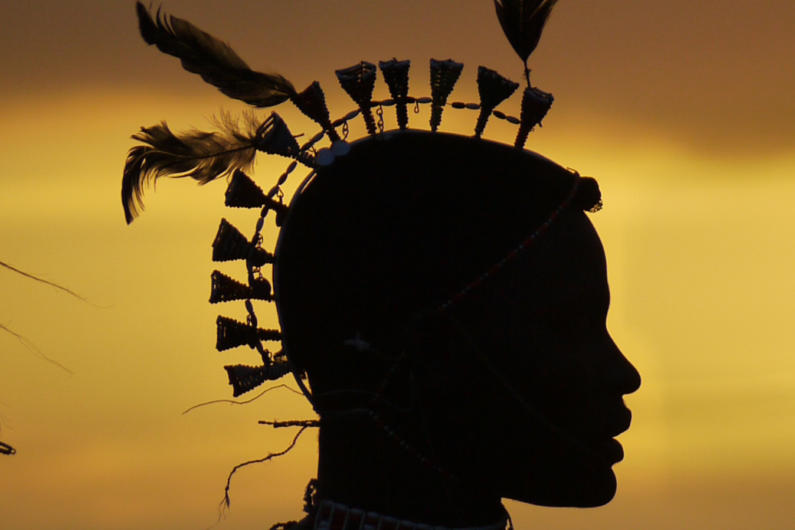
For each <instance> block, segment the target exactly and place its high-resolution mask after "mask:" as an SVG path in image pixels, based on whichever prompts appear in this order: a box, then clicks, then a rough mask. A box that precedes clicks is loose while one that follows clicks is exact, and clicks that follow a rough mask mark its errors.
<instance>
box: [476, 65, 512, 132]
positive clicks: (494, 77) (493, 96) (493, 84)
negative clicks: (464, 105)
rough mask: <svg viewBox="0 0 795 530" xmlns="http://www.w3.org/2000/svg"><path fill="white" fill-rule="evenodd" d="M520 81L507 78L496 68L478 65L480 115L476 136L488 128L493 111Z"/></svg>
mask: <svg viewBox="0 0 795 530" xmlns="http://www.w3.org/2000/svg"><path fill="white" fill-rule="evenodd" d="M517 88H519V83H514V82H513V81H511V80H510V79H506V78H504V77H503V76H501V75H500V74H498V73H497V72H496V71H494V70H490V69H488V68H486V67H485V66H479V67H478V93H479V94H480V115H479V116H478V123H477V125H476V126H475V136H476V137H478V138H480V136H481V135H482V134H483V129H485V128H486V121H488V119H489V116H491V112H492V111H493V110H494V109H495V108H496V107H497V105H499V104H500V103H502V102H503V101H505V100H506V99H508V98H509V97H510V96H511V94H513V93H514V92H515V91H516V89H517Z"/></svg>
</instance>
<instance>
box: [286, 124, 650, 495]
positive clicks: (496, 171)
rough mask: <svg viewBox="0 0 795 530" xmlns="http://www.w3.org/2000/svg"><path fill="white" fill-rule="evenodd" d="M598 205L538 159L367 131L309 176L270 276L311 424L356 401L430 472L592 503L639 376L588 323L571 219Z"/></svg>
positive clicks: (596, 324)
mask: <svg viewBox="0 0 795 530" xmlns="http://www.w3.org/2000/svg"><path fill="white" fill-rule="evenodd" d="M599 199H600V196H599V190H598V187H597V185H596V182H595V181H594V180H592V179H588V178H580V177H579V176H577V175H576V174H574V173H572V172H570V171H567V170H565V169H563V168H561V167H560V166H558V165H557V164H555V163H553V162H551V161H549V160H547V159H545V158H543V157H541V156H539V155H536V154H533V153H530V152H528V151H524V150H518V149H514V148H511V147H507V146H504V145H501V144H496V143H492V142H488V141H483V140H478V139H474V138H468V137H461V136H454V135H448V134H441V133H425V132H419V131H408V132H395V133H386V134H383V135H380V136H375V137H369V138H366V139H364V140H361V141H358V142H356V143H354V144H352V149H351V152H350V153H349V154H348V155H346V156H344V157H340V158H337V159H336V160H335V162H334V163H333V164H332V165H330V166H327V167H323V168H320V169H318V170H317V173H316V175H314V176H313V177H310V179H309V180H308V181H307V182H306V183H305V184H304V185H303V186H302V188H301V189H300V190H299V191H298V192H297V193H296V196H295V198H294V199H293V203H292V205H291V208H290V213H289V217H288V218H287V220H286V223H285V226H284V227H283V229H282V232H281V236H280V239H279V243H278V247H277V252H276V264H275V270H274V275H275V288H276V297H277V305H278V309H279V316H280V320H281V327H282V331H283V339H284V345H285V348H286V350H287V352H288V355H289V357H290V359H291V360H292V361H293V362H294V363H295V364H296V365H297V366H298V367H300V368H301V369H304V370H306V372H307V373H308V376H309V381H310V383H311V387H312V391H313V394H314V396H315V405H316V407H317V409H318V411H319V413H320V414H321V418H322V420H323V425H324V426H330V425H333V424H334V422H337V421H347V420H342V419H340V418H344V417H345V415H346V413H347V412H350V411H356V410H359V411H361V410H367V409H373V410H374V411H375V412H376V415H375V416H376V417H377V418H378V420H379V421H380V422H382V423H383V424H384V425H386V426H387V427H388V430H389V431H391V432H392V433H393V434H394V436H393V438H395V439H396V440H398V441H399V442H404V443H405V445H406V446H408V447H410V448H411V451H413V452H414V453H415V454H419V455H421V456H422V457H423V458H427V460H429V461H430V462H431V463H432V465H433V466H434V467H435V468H438V469H442V470H444V471H445V472H448V473H449V474H450V475H451V476H455V477H456V478H457V479H459V480H461V481H464V482H468V483H472V484H478V485H479V487H480V488H483V489H484V490H487V491H489V492H491V493H493V494H496V495H498V496H500V497H509V498H513V499H517V500H521V501H525V502H532V503H536V504H543V505H554V506H595V505H601V504H604V503H606V502H608V501H609V500H610V499H611V498H612V497H613V495H614V493H615V489H616V484H615V476H614V474H613V472H612V470H611V466H612V465H613V464H614V463H616V462H617V461H619V460H620V459H621V458H622V451H621V447H620V445H618V444H617V442H615V441H614V440H613V437H614V436H616V435H617V434H619V433H620V432H622V431H624V430H625V429H627V428H628V426H629V422H630V413H629V411H628V410H627V408H626V407H625V406H624V404H623V401H622V395H623V394H626V393H629V392H633V391H634V390H635V389H637V387H638V385H639V384H640V379H639V376H638V373H637V372H636V371H635V369H634V368H633V367H632V365H631V364H629V363H628V361H627V360H626V359H625V358H624V357H623V356H622V354H621V352H620V351H619V350H618V348H617V347H616V345H615V344H614V343H613V341H612V339H611V338H610V335H609V334H608V332H607V330H606V327H605V319H606V316H607V310H608V305H609V290H608V286H607V277H606V265H605V256H604V252H603V249H602V246H601V243H600V240H599V237H598V236H597V234H596V231H595V230H594V228H593V226H592V224H591V223H590V221H589V220H588V217H587V216H586V214H585V213H584V210H588V209H590V208H591V207H593V206H595V205H596V204H597V203H598V202H599ZM523 244H524V247H523V248H522V245H523ZM346 411H347V412H346ZM360 421H361V422H362V423H366V422H368V421H372V417H367V415H364V417H362V418H361V419H360ZM351 425H353V424H351ZM351 428H352V429H354V430H355V428H354V427H351ZM331 431H333V432H336V433H338V432H339V431H334V430H333V429H331ZM335 436H337V437H338V438H340V437H341V436H339V435H338V434H335ZM351 436H356V434H355V433H354V432H351ZM323 441H324V438H323V434H322V432H321V458H322V452H323V450H324V449H323ZM348 442H350V439H349V440H347V441H346V440H345V439H339V440H336V442H335V438H333V437H332V439H331V440H327V443H329V444H332V445H333V444H334V443H339V444H345V443H348ZM374 480H375V479H374ZM321 482H322V477H321Z"/></svg>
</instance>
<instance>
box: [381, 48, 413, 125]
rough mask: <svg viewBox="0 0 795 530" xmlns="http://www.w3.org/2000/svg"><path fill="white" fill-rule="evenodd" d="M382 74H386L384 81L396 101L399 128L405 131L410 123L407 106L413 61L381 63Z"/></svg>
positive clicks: (395, 60) (394, 60) (393, 60)
mask: <svg viewBox="0 0 795 530" xmlns="http://www.w3.org/2000/svg"><path fill="white" fill-rule="evenodd" d="M378 66H380V67H381V73H383V74H384V81H386V84H387V86H389V95H391V96H392V99H393V100H395V112H396V113H397V122H398V127H400V128H401V129H405V128H406V127H407V126H408V123H409V109H408V105H407V104H406V97H407V96H408V95H409V67H410V66H411V61H398V60H397V59H392V60H389V61H379V63H378Z"/></svg>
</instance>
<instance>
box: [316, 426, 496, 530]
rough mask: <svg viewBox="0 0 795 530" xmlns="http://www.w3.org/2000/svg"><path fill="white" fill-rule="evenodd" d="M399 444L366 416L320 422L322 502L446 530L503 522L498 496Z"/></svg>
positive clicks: (319, 467)
mask: <svg viewBox="0 0 795 530" xmlns="http://www.w3.org/2000/svg"><path fill="white" fill-rule="evenodd" d="M396 438H399V433H397V436H390V435H388V434H387V433H385V431H384V430H383V428H382V427H380V426H379V425H378V424H377V422H375V421H373V420H372V419H371V418H369V417H367V416H357V417H351V418H349V419H342V418H335V419H333V420H332V421H327V420H322V421H321V427H320V438H319V450H320V455H319V459H318V491H317V495H318V498H319V499H320V500H321V501H328V502H332V503H336V504H340V505H344V506H348V507H351V508H355V509H357V510H361V511H363V512H373V513H377V514H381V515H383V516H388V517H392V518H395V519H399V520H405V521H412V522H414V523H419V524H425V525H433V526H442V527H448V528H470V527H473V528H478V527H487V528H488V527H490V525H492V526H493V525H494V523H495V522H498V521H501V520H503V519H504V517H505V509H504V508H503V506H502V504H501V502H500V497H499V496H498V495H496V494H488V493H486V492H485V491H484V490H483V489H482V488H480V487H478V486H477V485H472V484H467V483H465V482H463V481H461V480H459V479H457V478H455V477H453V476H451V475H450V474H448V473H445V472H444V470H441V469H440V468H439V467H438V466H436V465H434V463H433V461H432V459H431V455H423V456H425V457H426V458H427V459H428V460H429V461H425V462H424V461H423V459H422V458H420V456H419V454H418V453H419V451H417V450H415V449H414V448H412V447H411V446H402V445H401V444H400V442H399V440H398V439H396ZM417 449H420V448H417Z"/></svg>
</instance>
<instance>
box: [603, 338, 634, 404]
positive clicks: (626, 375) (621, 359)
mask: <svg viewBox="0 0 795 530" xmlns="http://www.w3.org/2000/svg"><path fill="white" fill-rule="evenodd" d="M607 340H608V342H609V348H610V359H611V363H610V367H609V371H610V373H609V379H610V381H611V382H612V383H613V385H614V388H615V389H616V390H618V391H619V392H620V393H622V394H631V393H632V392H635V391H636V390H637V389H638V388H640V382H641V381H640V373H638V370H637V369H636V368H635V366H633V365H632V363H631V362H629V360H628V359H627V358H626V357H625V356H624V354H623V353H622V352H621V350H620V349H619V348H618V346H617V345H616V343H615V341H614V340H613V338H612V337H611V336H610V334H607Z"/></svg>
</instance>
